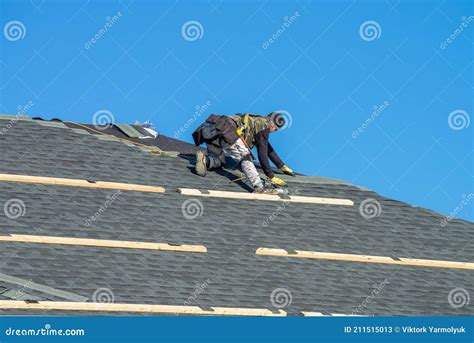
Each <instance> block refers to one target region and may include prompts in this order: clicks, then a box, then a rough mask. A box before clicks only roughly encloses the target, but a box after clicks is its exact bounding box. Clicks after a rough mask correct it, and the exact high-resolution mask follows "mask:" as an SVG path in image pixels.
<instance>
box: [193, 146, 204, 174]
mask: <svg viewBox="0 0 474 343" xmlns="http://www.w3.org/2000/svg"><path fill="white" fill-rule="evenodd" d="M194 168H195V170H196V174H198V175H199V176H206V172H207V166H206V155H205V154H204V153H203V152H202V151H201V150H199V151H198V152H196V165H195V167H194Z"/></svg>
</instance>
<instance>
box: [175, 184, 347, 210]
mask: <svg viewBox="0 0 474 343" xmlns="http://www.w3.org/2000/svg"><path fill="white" fill-rule="evenodd" d="M178 192H179V193H181V194H183V195H190V196H200V197H210V198H227V199H239V200H263V201H279V202H290V203H291V202H294V203H303V204H322V205H342V206H353V205H354V202H353V201H352V200H349V199H337V198H321V197H308V196H299V195H290V196H289V197H288V199H284V198H281V197H280V196H278V195H271V194H256V193H249V192H228V191H218V190H209V191H207V192H205V193H203V192H201V191H200V190H198V189H194V188H178Z"/></svg>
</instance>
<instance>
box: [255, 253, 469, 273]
mask: <svg viewBox="0 0 474 343" xmlns="http://www.w3.org/2000/svg"><path fill="white" fill-rule="evenodd" d="M255 254H257V255H266V256H286V257H298V258H308V259H316V260H333V261H350V262H365V263H382V264H396V265H402V266H412V267H433V268H448V269H469V270H474V263H469V262H454V261H440V260H424V259H417V258H403V257H402V258H397V259H395V258H392V257H387V256H370V255H354V254H340V253H328V252H318V251H301V250H296V251H295V252H294V253H289V252H288V251H286V250H284V249H271V248H258V249H257V251H256V252H255Z"/></svg>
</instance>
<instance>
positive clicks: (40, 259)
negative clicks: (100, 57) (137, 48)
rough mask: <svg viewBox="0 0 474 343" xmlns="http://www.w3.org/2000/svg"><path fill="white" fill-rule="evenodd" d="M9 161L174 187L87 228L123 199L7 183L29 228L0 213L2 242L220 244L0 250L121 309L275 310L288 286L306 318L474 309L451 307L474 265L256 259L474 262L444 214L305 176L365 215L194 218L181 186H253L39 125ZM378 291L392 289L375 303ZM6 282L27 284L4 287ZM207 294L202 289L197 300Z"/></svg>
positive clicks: (212, 210)
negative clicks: (336, 256) (260, 251)
mask: <svg viewBox="0 0 474 343" xmlns="http://www.w3.org/2000/svg"><path fill="white" fill-rule="evenodd" d="M0 125H2V121H1V120H0ZM0 152H1V154H2V161H1V163H0V166H1V167H0V173H6V174H22V175H37V176H50V177H64V178H76V179H92V180H101V181H114V182H125V183H138V184H146V185H158V186H163V187H165V188H166V192H165V193H163V194H158V193H141V192H134V191H122V192H121V194H120V196H118V197H116V199H115V200H113V201H112V202H111V204H110V205H109V206H108V207H107V209H106V210H105V211H104V212H103V213H102V214H101V215H100V216H98V217H97V219H96V220H94V221H93V222H92V223H91V225H90V226H87V225H86V219H87V218H90V217H91V216H93V215H94V214H95V213H96V212H97V210H98V209H99V208H100V207H101V206H103V205H104V203H105V202H106V201H107V199H110V197H111V195H113V194H114V192H116V191H114V190H102V189H89V188H71V187H63V186H46V185H38V184H18V183H8V182H0V205H2V207H3V204H4V203H6V202H7V201H8V200H9V199H12V198H17V199H21V200H22V201H23V202H24V203H25V206H26V213H25V215H24V216H22V217H20V218H17V219H10V218H8V217H6V216H5V215H4V213H3V211H0V218H1V220H0V230H1V232H2V235H7V234H28V235H44V236H67V237H81V238H96V239H112V240H129V241H147V242H162V243H174V244H202V245H205V246H206V247H207V249H208V253H206V254H198V253H187V252H167V251H147V250H133V249H110V248H100V247H84V246H82V247H81V246H64V245H49V244H33V243H15V242H0V247H1V249H2V257H3V258H2V260H1V261H0V273H3V274H7V275H11V276H15V277H18V278H22V279H25V280H32V281H33V282H35V283H38V284H42V285H46V286H49V287H52V288H55V289H58V290H64V291H67V292H71V293H74V294H77V295H80V296H84V297H87V298H89V299H91V298H92V295H93V293H94V291H96V290H97V289H99V288H103V287H105V288H108V289H110V290H111V291H112V292H113V296H114V300H115V302H116V303H146V304H167V305H183V304H185V303H189V304H191V305H192V304H195V303H196V304H198V305H199V306H201V307H203V308H208V307H211V306H230V307H250V308H268V309H275V307H274V306H273V305H272V302H271V301H270V295H271V293H272V291H273V290H275V289H277V288H285V289H287V290H288V291H289V292H290V293H291V297H292V301H291V304H289V305H288V306H287V307H285V308H284V310H285V311H287V312H288V313H289V314H294V315H296V314H299V313H301V311H316V312H324V313H346V314H350V313H353V312H354V311H355V309H356V308H358V307H360V306H361V304H364V305H363V307H362V309H360V311H359V313H360V314H368V315H470V314H473V313H474V311H473V304H472V303H471V304H468V305H466V306H464V307H461V308H454V307H452V306H450V304H449V302H448V294H449V292H450V291H451V290H452V289H454V288H456V287H461V288H464V289H466V290H467V291H468V292H469V293H470V294H474V289H473V288H472V285H473V284H474V273H473V271H472V270H459V269H444V268H428V267H408V266H396V265H385V264H372V263H357V262H347V261H323V260H308V259H296V258H291V257H272V256H257V255H255V250H256V249H257V248H259V247H268V248H282V249H286V250H289V251H291V250H308V251H323V252H338V253H350V254H365V255H380V256H391V257H410V258H422V259H436V260H447V261H451V260H452V261H465V262H472V261H474V224H473V223H470V222H466V221H462V220H456V219H453V220H452V221H450V222H449V223H448V224H447V225H446V226H445V227H442V226H440V222H441V220H442V219H443V217H442V216H441V215H439V214H437V213H434V212H432V211H429V210H425V209H422V208H418V207H412V206H410V205H407V204H405V203H401V202H398V201H394V200H390V199H387V198H384V197H382V196H380V195H378V194H376V193H374V192H372V191H369V190H365V189H363V188H360V187H356V186H353V185H349V184H343V183H338V182H331V181H329V180H325V179H315V178H305V177H299V178H298V179H297V180H298V182H291V181H290V185H289V189H290V192H296V191H297V192H298V194H299V195H306V196H321V197H335V198H347V199H351V200H353V201H354V206H352V207H347V206H327V205H312V204H296V203H290V204H285V205H282V203H273V202H265V201H244V200H238V199H216V198H199V201H201V203H202V205H203V211H204V212H203V215H202V216H201V217H198V218H197V219H195V220H189V219H186V218H185V217H183V213H182V205H183V202H184V201H185V200H187V199H189V197H187V196H184V195H181V194H178V193H176V189H177V188H178V187H188V188H198V189H219V190H228V191H245V190H243V189H242V186H241V185H239V184H236V183H230V182H229V178H228V177H226V176H225V175H220V174H219V173H209V175H208V176H207V177H206V178H201V177H198V176H196V175H194V174H193V173H192V172H191V166H192V163H191V162H190V158H189V157H188V156H182V157H167V156H153V155H151V154H148V153H146V152H144V151H142V150H140V149H139V148H137V147H134V146H128V145H126V144H124V143H123V142H119V141H114V140H102V139H98V136H96V135H93V134H89V133H86V134H80V133H78V132H76V131H75V130H73V129H70V128H66V127H56V126H45V125H38V122H37V121H18V122H16V123H15V124H14V125H13V127H11V128H10V129H9V130H7V131H6V132H5V133H4V134H3V135H0ZM191 160H192V159H191ZM367 198H374V199H376V200H377V201H378V202H379V203H380V204H381V209H382V211H381V213H380V215H379V216H377V217H375V218H371V219H366V218H364V217H362V216H361V214H360V212H359V205H360V203H361V202H362V201H364V200H365V199H367ZM282 206H283V209H282ZM272 213H277V214H276V216H275V219H274V220H273V221H271V220H270V221H269V222H268V225H264V221H265V220H268V217H269V216H270V215H271V214H272ZM380 284H383V289H382V290H381V291H380V292H379V293H378V294H377V295H375V296H371V294H372V291H373V290H374V287H375V285H380ZM0 287H6V288H12V289H15V288H14V285H11V284H8V283H5V282H2V281H1V280H0ZM16 287H17V288H18V286H16ZM196 287H198V288H199V289H200V290H201V291H200V292H199V294H198V295H197V296H196V297H195V299H194V298H193V294H195V293H196ZM27 292H28V294H32V295H36V296H40V297H43V298H45V299H50V300H60V299H58V298H57V297H54V296H51V295H48V294H41V292H36V291H30V290H28V291H27ZM1 297H2V296H1V294H0V299H1ZM190 297H191V298H190ZM368 298H369V300H370V301H367V299H368ZM190 299H191V300H190ZM2 313H4V314H16V313H18V314H26V313H30V314H31V313H34V314H39V313H45V314H65V313H67V314H78V313H79V312H76V313H70V312H67V311H47V312H44V311H31V310H28V311H25V310H3V311H2ZM94 314H97V313H94Z"/></svg>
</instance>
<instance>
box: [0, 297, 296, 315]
mask: <svg viewBox="0 0 474 343" xmlns="http://www.w3.org/2000/svg"><path fill="white" fill-rule="evenodd" d="M0 309H27V310H64V311H104V312H108V311H112V312H141V313H178V314H192V315H214V316H280V317H282V316H286V315H287V313H286V312H285V311H283V310H278V311H271V310H268V309H263V308H239V307H210V308H209V309H206V310H204V309H202V308H200V307H197V306H184V305H155V304H126V303H125V304H116V303H92V302H69V301H68V302H65V301H64V302H63V301H38V302H29V303H28V302H25V301H16V300H0Z"/></svg>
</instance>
